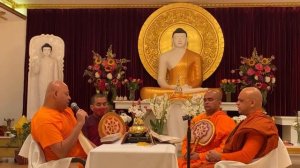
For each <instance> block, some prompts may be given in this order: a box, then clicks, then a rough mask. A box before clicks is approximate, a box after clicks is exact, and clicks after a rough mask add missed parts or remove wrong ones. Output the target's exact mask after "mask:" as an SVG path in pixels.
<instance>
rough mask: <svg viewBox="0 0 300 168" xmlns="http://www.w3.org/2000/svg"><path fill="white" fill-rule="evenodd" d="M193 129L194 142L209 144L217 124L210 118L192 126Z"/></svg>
mask: <svg viewBox="0 0 300 168" xmlns="http://www.w3.org/2000/svg"><path fill="white" fill-rule="evenodd" d="M191 130H192V139H193V141H194V144H200V145H202V146H205V145H207V144H209V143H210V141H211V140H212V138H213V136H214V134H215V126H214V124H213V123H212V122H211V121H210V120H208V119H202V120H200V121H199V122H197V123H196V124H195V125H193V126H192V128H191Z"/></svg>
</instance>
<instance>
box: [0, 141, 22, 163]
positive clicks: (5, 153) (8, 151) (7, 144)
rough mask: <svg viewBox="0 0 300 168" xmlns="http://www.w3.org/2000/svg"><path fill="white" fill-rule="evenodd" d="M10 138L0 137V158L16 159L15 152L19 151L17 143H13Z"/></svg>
mask: <svg viewBox="0 0 300 168" xmlns="http://www.w3.org/2000/svg"><path fill="white" fill-rule="evenodd" d="M12 138H13V137H10V136H0V158H4V157H14V156H15V150H16V149H18V148H19V147H18V145H17V144H16V142H12Z"/></svg>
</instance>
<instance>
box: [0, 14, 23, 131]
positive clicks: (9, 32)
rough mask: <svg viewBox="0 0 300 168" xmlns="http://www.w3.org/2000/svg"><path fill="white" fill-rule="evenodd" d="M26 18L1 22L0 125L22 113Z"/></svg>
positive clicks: (15, 118)
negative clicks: (6, 119) (5, 119)
mask: <svg viewBox="0 0 300 168" xmlns="http://www.w3.org/2000/svg"><path fill="white" fill-rule="evenodd" d="M25 37H26V20H21V21H1V22H0V125H6V122H5V121H4V118H14V120H15V121H14V122H13V123H15V122H16V120H17V119H18V118H20V117H21V115H22V108H23V86H24V84H23V83H24V61H25Z"/></svg>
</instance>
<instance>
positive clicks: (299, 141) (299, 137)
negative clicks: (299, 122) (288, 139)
mask: <svg viewBox="0 0 300 168" xmlns="http://www.w3.org/2000/svg"><path fill="white" fill-rule="evenodd" d="M297 144H298V146H299V145H300V130H299V131H298V130H297Z"/></svg>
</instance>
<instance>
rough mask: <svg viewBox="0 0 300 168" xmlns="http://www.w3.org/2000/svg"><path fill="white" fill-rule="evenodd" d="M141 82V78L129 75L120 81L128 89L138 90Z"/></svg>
mask: <svg viewBox="0 0 300 168" xmlns="http://www.w3.org/2000/svg"><path fill="white" fill-rule="evenodd" d="M142 83H143V80H141V79H136V78H132V77H129V78H128V79H125V80H123V81H122V84H123V85H126V87H127V89H128V90H138V89H139V88H140V85H141V84H142Z"/></svg>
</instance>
